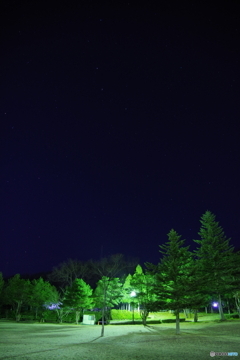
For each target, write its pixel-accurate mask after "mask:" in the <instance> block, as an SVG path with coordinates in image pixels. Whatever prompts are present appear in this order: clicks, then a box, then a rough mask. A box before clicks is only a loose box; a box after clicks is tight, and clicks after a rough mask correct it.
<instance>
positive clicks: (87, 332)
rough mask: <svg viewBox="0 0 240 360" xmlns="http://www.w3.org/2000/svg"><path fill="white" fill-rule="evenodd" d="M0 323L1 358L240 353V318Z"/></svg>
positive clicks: (109, 359) (180, 357) (100, 359)
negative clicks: (149, 322) (104, 323)
mask: <svg viewBox="0 0 240 360" xmlns="http://www.w3.org/2000/svg"><path fill="white" fill-rule="evenodd" d="M100 333H101V326H99V325H92V326H91V325H78V326H77V325H66V324H64V325H54V324H28V323H14V322H7V321H1V322H0V359H1V360H3V359H6V360H11V359H12V360H55V359H56V360H68V359H69V360H70V359H71V360H95V359H96V360H128V359H129V360H130V359H131V360H134V359H138V360H143V359H144V360H145V359H147V360H154V359H156V360H159V359H161V360H186V359H194V360H200V359H209V358H211V357H210V351H215V352H238V353H239V356H240V322H239V321H231V322H230V321H229V322H224V323H197V324H195V323H193V322H190V323H181V335H178V336H177V335H175V324H159V325H151V326H149V327H143V326H142V325H108V326H106V327H105V336H104V337H100Z"/></svg>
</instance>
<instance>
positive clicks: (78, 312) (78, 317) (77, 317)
mask: <svg viewBox="0 0 240 360" xmlns="http://www.w3.org/2000/svg"><path fill="white" fill-rule="evenodd" d="M75 315H76V324H77V325H78V322H79V319H80V311H79V310H76V314H75Z"/></svg>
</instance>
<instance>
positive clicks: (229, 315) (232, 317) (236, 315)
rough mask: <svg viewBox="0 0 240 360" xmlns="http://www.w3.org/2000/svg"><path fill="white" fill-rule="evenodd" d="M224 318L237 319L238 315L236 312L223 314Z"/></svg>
mask: <svg viewBox="0 0 240 360" xmlns="http://www.w3.org/2000/svg"><path fill="white" fill-rule="evenodd" d="M225 318H226V319H239V315H238V313H234V314H225Z"/></svg>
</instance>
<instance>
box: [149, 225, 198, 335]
mask: <svg viewBox="0 0 240 360" xmlns="http://www.w3.org/2000/svg"><path fill="white" fill-rule="evenodd" d="M184 242H185V240H182V239H181V236H180V235H178V233H177V232H176V231H175V230H173V229H172V230H171V231H170V232H169V233H168V241H167V242H166V243H165V244H163V245H160V253H162V254H163V257H162V259H161V260H160V263H159V264H158V265H157V266H156V267H155V268H154V266H151V264H147V266H148V268H149V269H152V271H154V272H155V277H156V287H155V291H156V294H157V297H158V302H159V307H160V306H161V307H164V308H165V309H169V310H174V312H175V315H176V334H180V319H179V314H180V310H181V309H184V308H188V307H190V304H191V299H190V297H189V289H190V281H189V278H190V277H191V276H190V275H191V273H192V271H193V270H192V254H191V253H190V251H189V247H188V246H187V247H184V246H183V245H184Z"/></svg>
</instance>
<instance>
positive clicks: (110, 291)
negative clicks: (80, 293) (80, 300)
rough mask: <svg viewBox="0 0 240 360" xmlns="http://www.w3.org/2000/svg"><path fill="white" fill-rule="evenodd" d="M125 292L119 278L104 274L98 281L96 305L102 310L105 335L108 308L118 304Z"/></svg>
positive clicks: (95, 292)
mask: <svg viewBox="0 0 240 360" xmlns="http://www.w3.org/2000/svg"><path fill="white" fill-rule="evenodd" d="M122 297H123V292H122V285H121V283H120V281H119V279H118V278H112V279H111V278H109V277H107V276H103V277H102V279H101V280H99V281H98V283H97V288H96V289H95V291H94V299H95V306H96V307H98V308H100V309H101V310H102V331H101V336H104V321H105V316H106V315H107V310H108V309H109V308H111V307H113V306H114V305H118V304H119V303H120V302H121V301H122Z"/></svg>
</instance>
